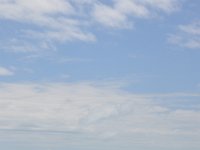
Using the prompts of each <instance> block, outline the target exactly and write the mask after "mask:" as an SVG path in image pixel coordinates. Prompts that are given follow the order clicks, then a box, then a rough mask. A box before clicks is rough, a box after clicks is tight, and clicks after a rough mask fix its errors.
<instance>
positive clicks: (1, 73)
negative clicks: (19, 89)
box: [0, 67, 14, 76]
mask: <svg viewBox="0 0 200 150" xmlns="http://www.w3.org/2000/svg"><path fill="white" fill-rule="evenodd" d="M13 74H14V73H13V72H12V71H11V70H9V69H7V68H4V67H0V76H11V75H13Z"/></svg>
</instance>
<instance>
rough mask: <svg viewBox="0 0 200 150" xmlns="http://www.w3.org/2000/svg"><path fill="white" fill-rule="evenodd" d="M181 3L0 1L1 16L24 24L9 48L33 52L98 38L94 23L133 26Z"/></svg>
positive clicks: (157, 0) (162, 0) (151, 0)
mask: <svg viewBox="0 0 200 150" xmlns="http://www.w3.org/2000/svg"><path fill="white" fill-rule="evenodd" d="M179 3H180V1H177V0H144V1H139V0H112V1H111V3H110V4H105V3H104V2H102V1H101V0H99V1H98V0H84V1H80V0H75V1H71V0H42V1H41V0H35V1H26V0H12V1H11V0H6V1H5V0H0V19H1V20H4V21H5V20H12V21H15V22H20V23H22V26H21V27H20V28H18V29H16V30H17V32H18V33H17V34H16V35H15V37H12V38H15V39H18V40H20V42H19V43H17V44H16V45H15V44H12V42H11V43H9V44H7V45H6V46H7V49H11V50H12V49H13V50H14V51H21V52H30V51H31V52H32V51H35V50H38V49H51V48H52V46H51V44H52V43H54V42H56V43H57V42H66V41H71V40H81V41H95V40H96V37H95V35H94V34H93V33H92V30H91V29H90V28H92V27H94V25H96V26H99V25H103V26H105V27H112V28H131V27H132V24H133V18H134V17H136V18H141V19H144V18H149V17H151V16H152V15H154V14H159V13H160V12H163V13H169V12H173V11H174V10H176V9H177V7H178V4H179ZM13 29H14V28H13ZM14 30H15V29H14ZM9 39H10V38H9ZM9 39H5V40H6V41H9ZM30 41H31V42H32V41H33V43H34V44H31V42H30ZM20 44H21V45H20ZM43 45H46V46H45V47H44V46H43ZM8 46H10V47H8ZM4 47H5V46H4Z"/></svg>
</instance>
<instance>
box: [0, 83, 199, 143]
mask: <svg viewBox="0 0 200 150" xmlns="http://www.w3.org/2000/svg"><path fill="white" fill-rule="evenodd" d="M160 99H161V101H162V98H160ZM168 99H170V96H169V98H168ZM179 102H180V101H179ZM174 103H176V99H175V101H174ZM179 106H181V104H178V105H177V107H176V108H175V109H174V108H173V109H172V108H170V107H168V106H166V105H165V106H163V105H160V104H159V103H156V102H155V98H153V97H151V96H149V97H148V96H145V95H134V94H130V93H127V92H125V91H123V90H122V89H120V88H117V87H115V88H113V86H112V85H110V86H108V85H106V86H104V85H98V84H94V83H71V84H61V83H52V84H33V83H27V84H1V85H0V107H1V108H0V110H1V111H0V130H1V131H5V132H6V131H13V132H14V131H25V132H26V131H29V132H34V131H35V132H41V133H43V132H47V133H48V132H50V133H51V132H58V133H59V132H60V133H65V132H66V133H67V132H75V133H76V132H77V133H81V134H83V135H94V137H96V138H100V139H105V138H106V139H109V138H114V139H116V138H120V137H127V136H128V137H129V138H131V139H137V138H141V137H143V138H144V139H143V141H142V143H141V144H145V143H146V144H148V142H149V140H150V141H151V139H150V138H147V139H145V137H146V135H148V136H149V137H154V138H153V140H156V141H159V138H160V137H162V138H163V137H166V138H167V137H176V140H175V141H173V140H169V141H168V142H172V143H173V144H174V146H180V145H179V144H180V143H182V144H184V142H183V141H185V140H186V141H187V142H186V141H185V142H186V144H185V146H188V145H191V143H192V144H195V145H193V146H194V147H198V146H199V145H198V144H197V143H196V142H197V141H198V140H199V139H200V137H199V132H200V128H199V126H200V120H199V119H198V118H200V112H199V105H198V106H197V107H198V109H196V110H194V109H189V108H188V109H183V108H181V107H179ZM1 135H2V134H1ZM1 138H2V137H1ZM188 143H190V144H188ZM154 146H155V145H154ZM160 146H164V147H166V146H167V145H162V143H161V144H160Z"/></svg>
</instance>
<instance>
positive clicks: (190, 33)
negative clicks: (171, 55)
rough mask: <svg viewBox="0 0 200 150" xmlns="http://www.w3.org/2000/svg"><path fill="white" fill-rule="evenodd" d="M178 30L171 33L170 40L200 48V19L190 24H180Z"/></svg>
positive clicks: (174, 42)
mask: <svg viewBox="0 0 200 150" xmlns="http://www.w3.org/2000/svg"><path fill="white" fill-rule="evenodd" d="M178 29H179V30H178V32H177V33H175V34H171V35H170V36H169V38H168V41H169V42H170V43H172V44H176V45H179V46H181V47H186V48H190V49H199V48H200V21H194V22H193V23H191V24H188V25H180V26H179V27H178Z"/></svg>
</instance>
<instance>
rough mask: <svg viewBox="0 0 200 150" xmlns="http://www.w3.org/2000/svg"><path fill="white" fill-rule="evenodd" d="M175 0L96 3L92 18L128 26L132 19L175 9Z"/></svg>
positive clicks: (106, 24)
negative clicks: (110, 3)
mask: <svg viewBox="0 0 200 150" xmlns="http://www.w3.org/2000/svg"><path fill="white" fill-rule="evenodd" d="M179 3H180V1H177V0H144V1H140V0H113V5H112V6H108V5H106V4H102V3H100V4H99V3H97V4H96V5H95V7H94V13H93V16H94V19H95V20H96V21H97V22H99V23H101V24H103V25H104V26H108V27H115V28H130V27H131V24H132V19H130V17H137V18H151V17H152V16H153V14H157V13H159V12H164V13H171V12H174V11H175V10H177V9H178V8H179V7H178V6H179Z"/></svg>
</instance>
